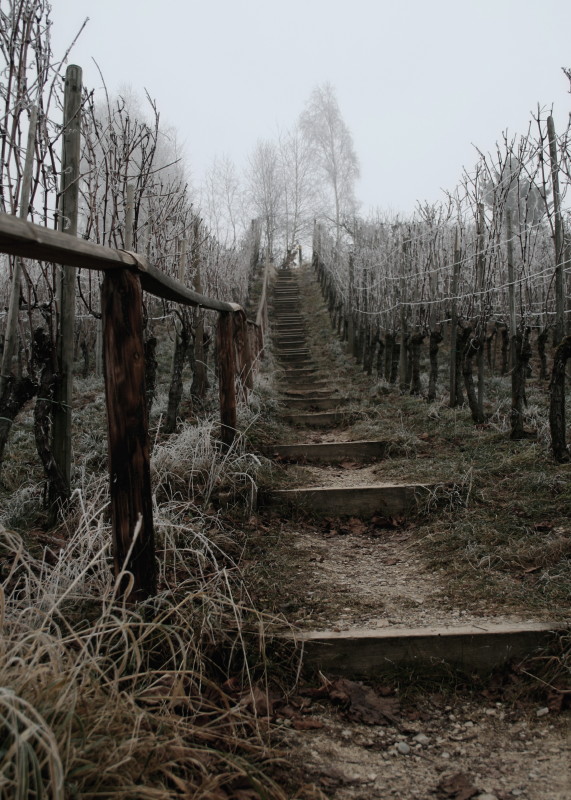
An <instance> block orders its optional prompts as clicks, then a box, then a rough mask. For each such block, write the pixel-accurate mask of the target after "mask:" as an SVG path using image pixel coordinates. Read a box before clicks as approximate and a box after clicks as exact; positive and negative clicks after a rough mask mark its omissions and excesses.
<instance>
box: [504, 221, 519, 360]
mask: <svg viewBox="0 0 571 800" xmlns="http://www.w3.org/2000/svg"><path fill="white" fill-rule="evenodd" d="M506 239H507V251H508V297H509V332H510V369H514V367H515V365H516V351H515V347H516V333H517V319H516V309H515V269H514V245H513V230H512V212H511V211H510V209H509V208H507V209H506Z"/></svg>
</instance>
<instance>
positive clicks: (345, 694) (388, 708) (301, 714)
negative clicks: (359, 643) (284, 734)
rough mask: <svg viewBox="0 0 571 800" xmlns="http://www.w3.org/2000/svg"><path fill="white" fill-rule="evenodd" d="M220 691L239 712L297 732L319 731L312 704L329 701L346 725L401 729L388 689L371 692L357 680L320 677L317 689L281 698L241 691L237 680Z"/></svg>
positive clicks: (271, 690) (395, 703)
mask: <svg viewBox="0 0 571 800" xmlns="http://www.w3.org/2000/svg"><path fill="white" fill-rule="evenodd" d="M223 688H224V690H225V691H226V692H228V694H229V695H230V696H231V697H232V698H233V699H234V700H235V701H236V702H237V704H238V705H239V707H240V708H241V709H243V710H246V711H248V712H250V713H251V714H252V715H253V716H255V717H258V718H259V719H265V720H266V721H268V722H270V721H277V720H279V719H280V718H281V719H286V720H289V724H290V726H291V727H292V728H293V729H294V730H298V731H308V730H317V729H319V728H323V726H324V723H323V721H322V720H321V719H319V717H317V716H316V712H319V710H320V708H319V706H317V705H315V701H321V702H324V701H325V702H330V703H333V704H334V705H335V706H338V707H340V709H341V711H342V713H343V714H344V716H345V717H346V719H347V720H349V721H350V722H360V723H363V724H364V725H387V724H391V725H394V726H395V727H397V728H401V727H402V726H401V723H400V721H399V719H398V718H397V715H398V714H399V713H400V704H399V701H398V699H397V698H396V697H395V693H394V690H393V689H392V688H391V687H381V688H379V689H373V688H372V687H371V686H368V685H366V684H364V683H362V682H360V681H351V680H348V679H346V678H335V679H333V680H328V679H327V678H323V680H322V683H321V685H320V686H317V687H306V688H304V689H300V691H299V694H297V695H292V696H284V695H283V694H282V693H280V691H279V690H278V689H276V688H271V687H270V688H267V689H266V688H264V689H262V688H260V687H259V686H252V687H250V688H241V687H240V685H239V682H238V680H237V679H236V678H231V679H230V680H228V681H226V683H225V684H224V687H223Z"/></svg>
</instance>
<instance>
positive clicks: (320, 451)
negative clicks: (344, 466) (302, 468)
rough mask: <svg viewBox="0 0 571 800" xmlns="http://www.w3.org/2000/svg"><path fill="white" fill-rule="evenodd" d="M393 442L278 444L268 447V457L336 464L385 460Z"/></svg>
mask: <svg viewBox="0 0 571 800" xmlns="http://www.w3.org/2000/svg"><path fill="white" fill-rule="evenodd" d="M390 446H391V442H380V441H379V442H373V441H370V442H323V443H318V444H316V443H313V442H310V443H308V444H303V443H300V444H278V445H274V446H273V447H268V448H267V450H266V455H268V456H272V455H273V456H277V457H279V458H283V459H285V460H286V461H298V462H301V463H303V462H306V461H318V462H321V463H324V464H327V463H329V464H335V463H338V462H339V461H373V460H375V459H377V458H384V457H385V455H386V453H387V450H388V449H389V448H390Z"/></svg>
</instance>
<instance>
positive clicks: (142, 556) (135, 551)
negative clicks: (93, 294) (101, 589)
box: [101, 269, 156, 601]
mask: <svg viewBox="0 0 571 800" xmlns="http://www.w3.org/2000/svg"><path fill="white" fill-rule="evenodd" d="M101 310H102V315H103V355H104V367H105V397H106V402H107V430H108V441H109V485H110V494H111V519H112V525H113V560H114V567H115V576H116V577H117V576H118V575H119V574H120V573H121V571H123V570H128V571H129V572H130V573H131V574H132V575H133V586H132V587H131V589H130V591H129V594H128V597H127V599H128V600H130V601H137V600H144V599H145V598H147V597H149V596H151V595H153V594H154V593H155V589H156V567H155V544H154V533H153V507H152V499H151V472H150V464H149V441H148V418H147V403H146V396H145V358H144V342H143V296H142V290H141V283H140V280H139V277H138V276H137V275H135V274H134V273H132V272H130V271H129V270H126V269H123V270H110V271H108V272H105V277H104V279H103V286H102V289H101ZM137 526H139V530H138V535H137V539H136V541H134V534H135V530H136V528H137ZM127 588H128V581H127V580H125V581H123V583H122V586H121V589H120V591H121V593H124V592H126V591H127Z"/></svg>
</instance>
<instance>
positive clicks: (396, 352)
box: [389, 333, 400, 383]
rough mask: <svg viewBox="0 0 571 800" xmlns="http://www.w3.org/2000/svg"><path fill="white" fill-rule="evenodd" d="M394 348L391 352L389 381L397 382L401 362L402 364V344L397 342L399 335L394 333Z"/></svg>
mask: <svg viewBox="0 0 571 800" xmlns="http://www.w3.org/2000/svg"><path fill="white" fill-rule="evenodd" d="M392 337H393V348H392V352H391V373H390V375H389V382H390V383H396V382H397V377H398V374H399V364H400V344H399V343H398V342H397V337H396V335H395V334H394V333H393V334H392Z"/></svg>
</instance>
